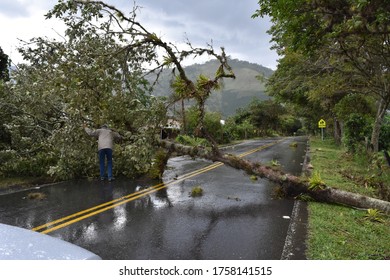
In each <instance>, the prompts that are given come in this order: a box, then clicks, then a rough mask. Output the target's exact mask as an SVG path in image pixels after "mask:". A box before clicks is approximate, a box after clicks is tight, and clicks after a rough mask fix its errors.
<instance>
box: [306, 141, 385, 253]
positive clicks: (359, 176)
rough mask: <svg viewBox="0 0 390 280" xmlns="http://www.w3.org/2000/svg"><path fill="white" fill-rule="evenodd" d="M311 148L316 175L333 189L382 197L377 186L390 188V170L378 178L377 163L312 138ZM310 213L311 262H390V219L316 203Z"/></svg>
mask: <svg viewBox="0 0 390 280" xmlns="http://www.w3.org/2000/svg"><path fill="white" fill-rule="evenodd" d="M310 147H311V164H312V165H313V166H314V171H318V172H319V173H320V175H321V178H322V180H323V181H325V183H326V184H327V185H329V186H332V187H337V188H340V189H344V190H347V191H351V192H356V193H361V194H364V195H369V196H372V197H378V195H379V194H378V193H379V189H378V187H377V186H375V185H374V183H377V184H378V183H379V184H382V186H385V188H386V186H390V169H389V168H386V169H385V170H384V171H383V173H382V175H381V176H378V174H379V173H380V172H379V168H378V165H377V164H376V163H375V164H373V163H372V162H370V161H369V160H367V159H365V158H362V157H360V158H358V157H353V156H351V155H348V154H347V153H346V152H345V150H343V149H342V148H340V147H338V146H336V145H335V144H333V141H331V140H325V141H321V140H320V139H318V138H311V140H310ZM308 210H309V229H308V231H309V237H308V250H307V252H306V253H307V257H308V259H320V260H340V259H343V260H356V259H364V260H383V259H390V217H389V216H385V215H376V214H375V213H373V215H371V216H370V215H368V213H367V211H366V210H359V209H352V208H348V207H343V206H338V205H329V204H323V203H316V202H310V203H309V207H308ZM370 218H371V219H370ZM374 218H378V220H379V221H374Z"/></svg>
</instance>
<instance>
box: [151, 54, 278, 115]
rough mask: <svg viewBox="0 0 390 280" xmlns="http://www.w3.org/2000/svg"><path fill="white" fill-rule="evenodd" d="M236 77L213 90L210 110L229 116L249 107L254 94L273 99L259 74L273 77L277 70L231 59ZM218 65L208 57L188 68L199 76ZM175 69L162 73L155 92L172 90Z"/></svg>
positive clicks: (169, 92)
mask: <svg viewBox="0 0 390 280" xmlns="http://www.w3.org/2000/svg"><path fill="white" fill-rule="evenodd" d="M229 65H230V66H231V67H232V69H233V72H234V74H235V75H236V79H235V80H233V79H225V80H224V86H223V88H222V90H220V91H216V92H213V93H212V95H211V97H210V98H209V100H208V102H207V109H208V110H209V111H216V112H221V113H222V115H223V116H224V117H229V116H231V115H234V114H235V113H236V110H237V109H238V108H240V107H245V106H246V105H247V104H249V103H250V102H251V101H252V100H253V98H258V99H261V100H265V99H269V98H270V97H269V96H267V95H266V94H265V93H264V91H265V88H264V83H262V82H261V81H259V80H258V79H257V78H256V76H258V75H263V76H264V77H270V76H271V75H272V73H273V71H272V70H271V69H269V68H266V67H264V66H261V65H258V64H254V63H250V62H247V61H241V60H238V59H232V60H229ZM217 68H218V63H217V61H216V60H211V61H208V62H206V63H204V64H194V65H191V66H188V67H186V68H185V70H186V71H187V74H188V76H189V77H190V78H191V79H195V78H196V77H197V76H198V75H199V74H203V75H206V76H209V77H213V75H214V73H215V71H216V70H217ZM171 79H172V72H171V71H170V70H165V71H164V72H163V73H162V75H161V76H160V80H159V84H158V85H156V87H155V89H154V92H153V94H154V95H156V96H168V95H170V94H171V93H172V89H171V88H170V81H171Z"/></svg>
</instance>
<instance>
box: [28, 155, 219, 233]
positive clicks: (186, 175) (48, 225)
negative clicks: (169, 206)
mask: <svg viewBox="0 0 390 280" xmlns="http://www.w3.org/2000/svg"><path fill="white" fill-rule="evenodd" d="M221 165H223V163H220V162H218V163H213V164H211V165H208V166H206V167H204V168H201V169H198V170H195V171H193V172H190V173H188V174H185V175H183V176H181V177H180V178H179V179H177V180H172V181H170V182H168V183H166V184H164V183H160V184H157V185H155V186H152V187H149V188H147V189H143V190H141V191H138V192H134V193H131V194H128V195H125V196H122V197H120V198H117V199H114V200H111V201H108V202H105V203H103V204H99V205H97V206H94V207H91V208H88V209H86V210H83V211H80V212H77V213H74V214H72V215H69V216H66V217H63V218H61V219H57V220H54V221H51V222H49V223H46V224H44V225H41V226H38V227H35V228H33V229H32V230H34V231H39V230H40V229H43V228H47V227H50V226H52V225H55V224H58V223H61V222H63V221H66V220H69V219H72V218H75V217H77V216H80V215H83V214H85V213H88V212H91V211H93V210H96V209H99V208H102V207H104V206H107V205H110V204H114V205H117V204H115V203H116V202H121V201H124V200H126V199H128V198H131V197H134V196H137V197H140V195H146V194H149V191H153V189H156V188H159V187H161V186H164V187H166V186H168V185H171V184H173V183H177V182H180V181H183V180H184V179H187V178H191V177H193V176H196V175H199V174H201V173H203V172H207V171H210V170H212V169H214V168H216V167H219V166H221ZM159 189H160V188H159Z"/></svg>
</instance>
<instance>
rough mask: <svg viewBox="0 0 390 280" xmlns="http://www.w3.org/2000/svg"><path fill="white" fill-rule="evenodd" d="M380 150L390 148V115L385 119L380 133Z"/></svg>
mask: <svg viewBox="0 0 390 280" xmlns="http://www.w3.org/2000/svg"><path fill="white" fill-rule="evenodd" d="M379 150H390V115H387V116H386V117H385V119H384V121H383V124H382V127H381V131H380V134H379Z"/></svg>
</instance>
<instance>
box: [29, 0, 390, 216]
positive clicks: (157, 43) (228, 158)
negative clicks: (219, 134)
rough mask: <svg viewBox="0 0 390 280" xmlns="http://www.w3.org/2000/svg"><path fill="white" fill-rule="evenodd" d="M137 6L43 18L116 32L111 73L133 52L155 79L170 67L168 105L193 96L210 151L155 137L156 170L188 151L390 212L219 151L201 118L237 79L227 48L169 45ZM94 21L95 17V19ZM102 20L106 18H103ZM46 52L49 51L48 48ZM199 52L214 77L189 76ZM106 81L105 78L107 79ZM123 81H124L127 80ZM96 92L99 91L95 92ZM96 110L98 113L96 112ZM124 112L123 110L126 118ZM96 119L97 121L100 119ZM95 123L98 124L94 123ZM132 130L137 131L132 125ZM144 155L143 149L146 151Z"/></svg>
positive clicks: (74, 30) (76, 8)
mask: <svg viewBox="0 0 390 280" xmlns="http://www.w3.org/2000/svg"><path fill="white" fill-rule="evenodd" d="M137 9H138V8H137V7H134V8H133V12H131V13H130V14H128V13H123V12H122V11H120V10H118V9H117V8H115V7H114V6H111V5H108V4H106V3H104V2H102V1H81V0H67V1H60V2H59V3H58V4H57V5H55V7H54V8H53V9H52V10H51V11H50V12H49V13H48V14H47V15H46V17H47V18H51V17H57V18H61V19H63V20H64V22H65V23H67V24H68V30H67V34H69V35H70V36H71V38H73V37H75V35H77V34H78V36H81V37H83V35H84V34H85V32H86V31H88V30H93V31H96V30H100V32H97V33H96V34H95V33H93V34H94V36H95V35H98V37H99V38H100V37H101V38H107V36H108V35H112V36H113V35H117V36H118V37H117V38H113V39H112V40H113V41H114V42H117V41H118V42H121V47H120V48H119V49H116V51H115V52H114V53H109V52H108V53H106V52H107V51H104V53H102V54H100V55H101V56H104V57H117V56H118V54H121V55H122V56H121V59H122V60H121V62H122V63H120V64H121V65H123V67H122V68H121V69H120V70H118V71H115V73H130V72H131V70H132V69H134V65H129V61H130V62H131V61H132V60H129V59H130V58H132V57H135V56H140V62H142V63H140V64H141V65H142V64H144V63H145V62H149V63H150V64H152V65H154V64H156V67H155V69H152V70H150V71H149V72H154V73H157V78H156V79H158V77H159V76H160V74H161V73H162V70H163V69H171V71H172V74H173V77H172V84H171V86H172V89H173V90H174V94H172V96H171V98H170V99H169V103H171V104H174V103H175V102H177V101H180V100H184V99H189V100H190V99H191V100H193V101H195V102H196V107H197V110H198V114H199V118H198V119H199V120H198V126H197V132H198V135H197V136H201V137H203V138H206V139H207V140H208V141H209V142H210V145H211V149H210V150H208V149H205V148H202V147H187V146H183V145H180V144H176V143H172V142H169V141H163V140H160V141H157V142H156V143H149V142H148V145H149V144H150V150H152V149H154V148H156V150H157V149H158V147H162V148H164V149H165V150H166V151H167V153H166V154H165V155H164V156H162V157H161V164H159V167H158V168H159V171H160V173H161V172H163V170H164V169H165V166H166V163H167V161H168V159H169V157H170V156H171V155H172V154H173V153H176V154H179V155H189V156H191V157H202V158H205V159H209V160H212V161H219V162H222V163H224V164H226V165H229V166H232V167H234V168H238V169H242V170H245V171H246V172H247V173H249V174H254V175H257V176H259V177H263V178H267V179H269V180H271V181H273V182H275V183H277V184H279V185H280V186H281V187H282V188H283V189H284V191H285V193H286V194H287V195H290V196H298V195H300V194H307V195H309V196H310V197H312V198H313V199H315V200H317V201H322V202H328V203H338V204H344V205H348V206H351V207H358V208H373V209H378V210H381V211H383V212H385V213H390V202H386V201H382V200H378V199H374V198H370V197H366V196H362V195H358V194H354V193H349V192H345V191H341V190H338V189H336V188H332V187H330V186H326V185H325V184H324V183H322V182H321V181H319V182H311V181H310V180H309V179H307V178H302V177H297V176H293V175H291V174H286V173H284V172H282V171H280V170H277V169H273V168H271V167H268V166H265V165H262V164H261V163H257V162H250V161H247V160H244V159H242V158H239V157H236V156H233V155H229V154H224V153H222V152H221V151H220V150H219V149H218V146H217V143H216V141H215V140H214V139H213V138H212V137H211V135H210V133H209V132H208V131H207V130H206V128H205V125H204V117H205V103H206V101H207V99H208V98H209V97H210V95H211V93H212V92H213V91H215V90H218V89H220V88H221V86H222V84H223V83H222V82H223V79H225V78H231V79H234V78H235V75H234V73H233V70H232V68H231V67H230V66H229V64H228V58H229V57H228V56H227V55H226V53H225V49H224V48H221V50H220V53H217V52H216V51H215V50H214V48H213V46H212V45H209V46H208V47H207V48H196V47H193V46H192V45H191V43H190V42H187V47H188V49H184V50H179V49H178V47H177V46H175V45H173V44H172V43H169V42H165V41H164V40H163V39H162V38H159V37H158V36H157V35H156V34H155V33H153V32H150V31H148V30H147V29H146V28H145V27H144V26H143V25H142V24H141V23H140V22H138V21H137V17H136V13H135V12H136V11H137ZM80 15H81V16H80ZM93 19H99V20H97V21H96V22H94V21H93ZM103 19H106V21H104V20H103ZM81 27H84V28H81ZM94 36H93V37H94ZM75 38H77V37H75ZM51 50H52V49H50V51H51ZM157 50H158V51H161V52H162V53H163V55H162V57H160V55H159V53H158V52H157ZM49 53H50V54H51V52H49ZM34 55H35V53H34ZM202 55H207V56H208V57H209V58H210V57H211V58H213V59H215V60H216V61H217V63H218V65H219V67H218V69H216V72H215V74H214V76H213V77H207V76H205V75H199V76H198V77H197V78H196V79H195V80H192V79H190V78H189V76H188V75H187V73H186V69H185V67H184V66H183V65H182V62H183V61H184V59H186V58H196V57H199V56H202ZM34 57H35V56H34ZM50 57H51V56H50ZM49 62H50V63H46V64H44V65H45V66H46V65H50V64H52V63H51V60H49ZM72 70H73V69H72ZM103 72H104V71H103ZM104 73H105V72H104ZM104 80H106V78H105V79H104ZM125 81H128V80H127V79H125ZM99 84H100V83H99ZM103 84H104V83H103ZM130 84H131V83H130ZM77 86H80V85H79V84H78V83H77V84H76V85H74V87H75V88H76V89H78V88H77ZM122 86H123V80H122V79H121V80H120V82H119V88H122ZM72 88H73V87H72ZM119 88H118V90H119ZM132 91H133V88H129V92H130V93H131V92H132ZM108 92H109V93H111V92H113V91H112V90H109V91H108ZM93 94H96V92H93ZM97 95H99V92H98V93H97ZM133 101H134V102H135V103H140V101H139V100H138V99H135V100H133ZM76 103H77V102H76ZM99 108H100V107H99ZM80 109H82V108H80ZM75 111H77V110H75ZM95 111H97V112H99V111H98V110H95ZM127 114H128V112H127ZM127 114H124V116H125V115H127ZM115 115H116V114H115ZM96 118H97V119H98V117H96ZM156 118H157V116H156ZM145 121H146V120H145ZM94 122H95V123H97V121H94ZM160 124H162V120H156V119H154V120H150V123H145V122H142V123H141V124H140V129H139V130H138V131H141V130H142V129H144V128H145V127H147V128H153V129H154V131H153V132H152V133H150V135H149V134H148V135H145V136H144V140H142V139H141V138H140V140H142V141H140V142H142V143H143V144H144V145H145V143H146V141H145V140H146V139H150V138H151V137H149V136H151V135H154V134H155V133H157V132H158V129H159V125H160ZM126 127H128V126H126ZM141 128H142V129H141ZM127 130H129V131H130V129H129V128H127ZM135 131H137V130H136V129H135ZM130 132H131V131H130ZM138 133H140V132H138ZM130 148H131V147H130ZM148 148H149V146H148ZM130 150H131V149H130ZM148 150H149V149H148ZM144 154H147V153H146V152H145V153H144ZM144 158H145V156H143V157H142V159H144ZM138 160H141V157H140V158H138Z"/></svg>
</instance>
